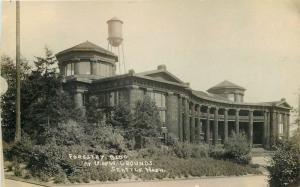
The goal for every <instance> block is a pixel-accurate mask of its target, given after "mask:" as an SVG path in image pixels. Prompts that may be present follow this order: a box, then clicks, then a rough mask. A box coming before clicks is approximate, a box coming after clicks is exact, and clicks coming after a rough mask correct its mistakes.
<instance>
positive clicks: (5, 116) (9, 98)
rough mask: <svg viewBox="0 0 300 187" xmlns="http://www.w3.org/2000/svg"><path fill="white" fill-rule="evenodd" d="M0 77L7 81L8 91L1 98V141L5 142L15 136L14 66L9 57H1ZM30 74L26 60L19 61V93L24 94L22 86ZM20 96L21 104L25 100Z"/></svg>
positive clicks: (24, 90)
mask: <svg viewBox="0 0 300 187" xmlns="http://www.w3.org/2000/svg"><path fill="white" fill-rule="evenodd" d="M0 63H1V76H2V77H4V78H5V79H6V80H7V83H8V90H7V92H6V93H5V94H4V95H2V96H1V109H2V111H1V116H2V127H3V139H4V140H5V141H6V142H9V141H11V140H13V137H14V135H15V124H16V104H15V103H16V65H15V63H14V62H13V59H12V58H10V57H9V56H2V57H1V62H0ZM30 72H31V67H30V66H29V65H28V61H27V60H26V59H21V63H20V80H21V93H22V94H23V93H25V92H26V91H27V90H26V89H24V87H23V85H24V82H25V81H26V79H27V77H28V76H29V74H30ZM22 94H21V103H23V102H25V100H26V98H25V97H24V95H22Z"/></svg>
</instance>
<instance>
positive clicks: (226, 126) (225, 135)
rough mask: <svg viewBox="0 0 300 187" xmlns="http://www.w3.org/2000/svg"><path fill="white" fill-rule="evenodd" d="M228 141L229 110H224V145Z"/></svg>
mask: <svg viewBox="0 0 300 187" xmlns="http://www.w3.org/2000/svg"><path fill="white" fill-rule="evenodd" d="M227 140H228V108H225V109H224V143H225V142H226V141H227Z"/></svg>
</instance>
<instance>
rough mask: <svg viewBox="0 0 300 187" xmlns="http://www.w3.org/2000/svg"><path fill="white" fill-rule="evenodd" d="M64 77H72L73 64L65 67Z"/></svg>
mask: <svg viewBox="0 0 300 187" xmlns="http://www.w3.org/2000/svg"><path fill="white" fill-rule="evenodd" d="M65 75H66V76H70V75H74V63H69V64H67V65H66V66H65Z"/></svg>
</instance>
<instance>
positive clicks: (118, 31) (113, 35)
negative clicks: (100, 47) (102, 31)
mask: <svg viewBox="0 0 300 187" xmlns="http://www.w3.org/2000/svg"><path fill="white" fill-rule="evenodd" d="M107 24H108V41H109V44H110V45H111V46H113V47H118V46H119V45H120V44H121V43H122V41H123V37H122V25H123V21H121V20H120V19H118V18H116V17H114V18H112V19H110V20H108V21H107Z"/></svg>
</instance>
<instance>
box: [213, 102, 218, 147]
mask: <svg viewBox="0 0 300 187" xmlns="http://www.w3.org/2000/svg"><path fill="white" fill-rule="evenodd" d="M218 111H219V108H218V107H215V114H214V138H213V143H214V145H216V144H218V139H219V136H218V135H219V134H218V125H219V123H218V122H219V113H218Z"/></svg>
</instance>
